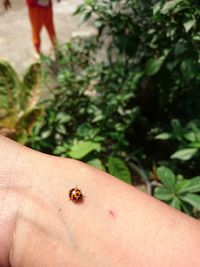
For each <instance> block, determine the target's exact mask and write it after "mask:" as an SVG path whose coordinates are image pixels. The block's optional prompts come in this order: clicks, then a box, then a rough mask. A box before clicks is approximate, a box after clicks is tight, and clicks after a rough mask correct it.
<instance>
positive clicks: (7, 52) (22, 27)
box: [0, 0, 94, 75]
mask: <svg viewBox="0 0 200 267" xmlns="http://www.w3.org/2000/svg"><path fill="white" fill-rule="evenodd" d="M82 2H83V0H62V1H61V2H60V3H57V2H56V1H54V5H53V8H54V22H55V27H56V32H57V38H58V42H59V43H64V42H66V41H68V40H70V39H71V37H72V36H73V35H74V34H86V35H90V34H94V29H93V28H92V26H89V25H82V26H81V27H80V26H79V25H80V23H79V22H80V18H79V17H77V16H72V13H73V11H74V10H75V8H76V7H77V6H78V5H79V4H80V3H82ZM11 3H12V9H10V10H9V11H4V9H3V6H2V4H1V1H0V59H4V60H8V61H9V62H10V63H11V64H12V66H13V67H14V68H15V70H16V71H17V72H18V73H19V74H20V75H22V74H23V73H24V72H25V70H26V68H27V67H28V66H29V65H30V64H31V63H32V62H34V60H35V59H34V49H33V46H32V41H31V28H30V23H29V20H28V14H27V7H26V4H25V0H11ZM42 51H43V52H44V53H46V54H48V53H49V51H50V42H49V39H48V36H47V34H46V31H45V30H43V31H42Z"/></svg>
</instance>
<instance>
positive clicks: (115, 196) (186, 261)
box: [0, 139, 200, 267]
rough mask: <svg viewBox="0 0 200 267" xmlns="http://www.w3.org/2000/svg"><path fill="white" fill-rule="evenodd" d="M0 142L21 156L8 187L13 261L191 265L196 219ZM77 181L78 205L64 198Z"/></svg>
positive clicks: (119, 266) (86, 266)
mask: <svg viewBox="0 0 200 267" xmlns="http://www.w3.org/2000/svg"><path fill="white" fill-rule="evenodd" d="M5 140H6V142H5ZM1 141H2V140H1V139H0V151H2V142H1ZM3 142H5V144H7V146H6V147H5V146H4V149H5V148H6V151H9V153H11V152H12V153H11V154H12V157H14V158H15V156H14V155H21V157H18V160H17V159H16V160H15V165H14V168H13V173H12V174H11V175H10V176H14V177H15V179H14V181H15V182H12V183H11V184H10V185H9V187H10V189H9V192H10V196H9V199H10V202H9V203H12V202H14V203H15V204H16V207H17V208H16V209H17V213H15V214H17V215H18V216H16V217H15V228H14V229H15V231H14V235H13V239H12V240H13V241H12V250H11V254H10V255H11V257H10V259H11V262H12V266H29V267H32V266H33V267H34V266H44V267H46V266H48V267H51V266H66V267H67V266H70V267H78V266H81V267H90V266H91V267H98V266H100V267H105V266H109V267H124V266H126V267H129V266H130V267H132V266H136V267H137V266H139V267H143V266H148V267H149V266H161V265H162V266H170V265H171V266H198V263H199V260H200V259H199V258H198V257H199V256H198V253H197V252H198V250H199V248H200V234H199V232H200V226H199V223H198V222H197V221H196V220H194V219H191V218H189V217H187V216H185V215H183V214H182V213H179V212H177V211H176V210H174V209H172V208H170V207H168V206H167V205H165V204H163V203H161V202H159V201H157V200H155V199H153V198H151V197H149V196H147V195H146V194H144V193H142V192H140V191H138V190H136V189H135V188H134V187H131V186H129V185H126V184H125V183H123V182H121V181H119V180H118V179H116V178H113V177H112V176H110V175H108V174H106V173H104V172H101V171H98V170H96V169H94V168H92V167H90V166H88V165H86V164H83V163H80V162H77V161H74V160H69V159H61V158H56V157H52V156H47V155H44V154H41V153H38V152H34V151H32V150H30V149H27V148H24V147H22V146H19V145H16V143H13V142H11V141H7V139H4V140H3ZM5 144H4V145H5ZM16 151H17V153H16ZM11 154H10V156H11ZM0 157H2V158H3V157H4V153H2V152H0ZM8 158H9V156H8ZM8 158H7V159H8ZM7 159H6V160H5V158H4V160H2V162H8V161H9V160H7ZM2 166H4V164H3V165H2ZM5 167H6V168H8V164H7V163H6V164H5ZM2 169H3V168H2V167H1V171H2ZM4 173H8V174H9V170H7V171H6V170H4ZM14 173H15V175H14ZM16 177H17V179H16ZM11 180H12V179H11ZM12 181H13V180H12ZM76 186H78V187H79V188H80V189H81V190H82V193H83V195H84V201H83V203H81V204H78V203H77V204H75V203H73V202H71V201H69V196H68V192H69V190H70V189H71V188H73V187H76ZM7 199H8V198H7ZM9 203H8V202H7V204H6V205H7V206H8V205H9ZM4 207H5V202H4ZM16 209H15V211H16ZM194 256H195V257H194ZM193 258H194V259H193ZM30 259H31V261H30ZM192 260H194V261H193V262H192ZM0 266H1V264H0Z"/></svg>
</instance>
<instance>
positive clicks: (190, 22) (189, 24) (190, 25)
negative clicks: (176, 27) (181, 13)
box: [183, 19, 196, 32]
mask: <svg viewBox="0 0 200 267" xmlns="http://www.w3.org/2000/svg"><path fill="white" fill-rule="evenodd" d="M195 25H196V21H195V20H194V19H191V20H188V21H186V22H185V23H183V26H184V28H185V31H186V32H189V31H190V30H191V29H192V28H193V27H194V26H195Z"/></svg>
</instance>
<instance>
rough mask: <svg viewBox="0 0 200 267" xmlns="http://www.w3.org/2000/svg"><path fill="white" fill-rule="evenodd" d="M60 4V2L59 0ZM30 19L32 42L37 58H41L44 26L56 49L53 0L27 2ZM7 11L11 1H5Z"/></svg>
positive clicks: (28, 0) (29, 0) (31, 0)
mask: <svg viewBox="0 0 200 267" xmlns="http://www.w3.org/2000/svg"><path fill="white" fill-rule="evenodd" d="M57 1H58V2H60V0H57ZM26 3H27V7H28V13H29V19H30V23H31V27H32V40H33V45H34V48H35V51H36V54H35V57H36V58H39V56H40V53H41V36H40V33H41V30H42V27H43V26H44V27H45V28H46V30H47V32H48V35H49V38H50V41H51V44H52V48H54V47H55V43H56V33H55V27H54V21H53V9H52V0H26ZM3 5H4V7H5V9H6V10H8V9H9V8H11V1H10V0H4V1H3Z"/></svg>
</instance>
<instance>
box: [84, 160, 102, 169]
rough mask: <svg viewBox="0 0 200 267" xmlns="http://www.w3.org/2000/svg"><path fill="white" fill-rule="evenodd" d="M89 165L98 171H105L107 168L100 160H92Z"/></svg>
mask: <svg viewBox="0 0 200 267" xmlns="http://www.w3.org/2000/svg"><path fill="white" fill-rule="evenodd" d="M87 163H88V164H90V165H91V166H93V167H95V168H97V169H100V170H103V171H105V168H104V166H103V164H102V162H101V160H100V159H92V160H89V161H88V162H87Z"/></svg>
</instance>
